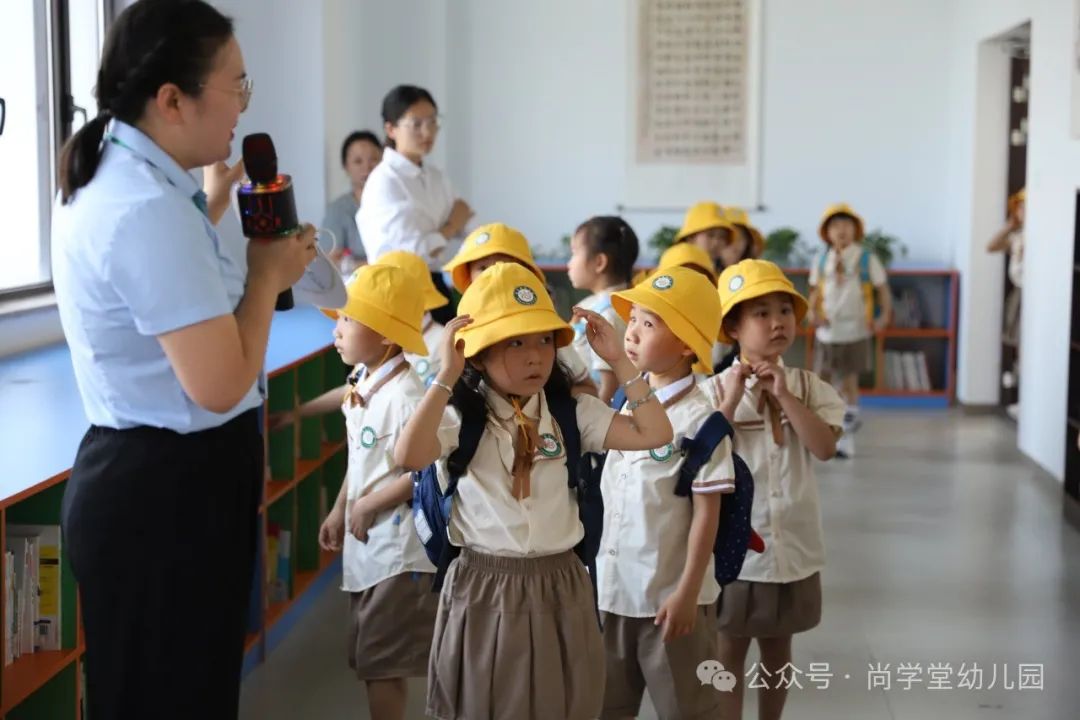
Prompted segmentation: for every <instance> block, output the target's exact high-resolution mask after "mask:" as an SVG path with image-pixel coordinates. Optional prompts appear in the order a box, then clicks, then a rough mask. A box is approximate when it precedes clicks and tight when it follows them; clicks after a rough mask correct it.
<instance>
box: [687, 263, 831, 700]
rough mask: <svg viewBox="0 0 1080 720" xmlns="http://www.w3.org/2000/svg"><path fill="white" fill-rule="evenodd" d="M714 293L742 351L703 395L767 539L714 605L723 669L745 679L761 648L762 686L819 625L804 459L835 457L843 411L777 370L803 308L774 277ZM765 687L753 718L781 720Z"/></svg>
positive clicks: (771, 688) (729, 281)
mask: <svg viewBox="0 0 1080 720" xmlns="http://www.w3.org/2000/svg"><path fill="white" fill-rule="evenodd" d="M719 286H720V288H719V289H720V304H721V317H722V325H721V334H722V335H724V336H726V337H727V338H729V339H730V340H733V341H738V343H739V347H740V357H739V358H738V359H737V360H736V361H735V364H734V365H732V366H731V367H730V368H729V369H727V370H725V371H724V372H723V373H721V374H719V375H716V376H714V377H712V378H710V379H709V380H708V381H706V382H705V383H704V384H703V385H702V389H703V390H704V391H705V392H706V393H707V394H709V395H710V396H711V398H712V400H713V404H714V406H715V407H717V408H718V409H719V410H720V411H721V412H723V413H724V415H725V416H726V417H727V418H728V420H729V421H730V422H731V424H732V426H733V427H734V428H735V443H734V451H735V452H736V453H738V454H739V455H740V456H741V457H742V458H743V460H745V461H746V464H747V466H748V467H749V469H750V472H751V473H752V474H753V476H754V504H753V510H752V511H751V524H752V526H753V527H754V529H755V530H757V532H758V533H759V534H760V535H761V536H762V538H763V539H764V541H765V552H764V553H761V554H756V553H751V554H748V555H747V556H746V561H745V562H744V564H743V568H742V573H741V574H740V575H739V579H738V580H737V581H735V582H734V583H731V584H730V585H727V586H725V587H724V592H723V593H722V594H721V595H720V603H719V611H718V624H719V628H720V637H719V639H720V662H721V663H723V665H724V667H725V668H726V669H727V670H728V671H730V672H732V673H734V674H735V676H736V677H737V678H743V677H745V664H746V654H747V652H748V650H749V648H750V642H751V641H752V640H754V639H757V643H758V647H759V648H760V650H761V665H762V667H763V672H762V677H773V678H775V677H776V676H777V674H778V673H779V672H780V670H781V669H782V668H784V667H785V666H786V665H787V664H788V663H790V662H791V642H792V636H793V635H794V634H796V633H800V632H806V631H807V630H810V629H812V628H814V627H816V626H817V625H818V623H819V622H820V620H821V576H820V572H821V570H822V568H823V567H824V566H825V546H824V538H823V536H822V532H821V508H820V502H819V500H818V489H817V481H816V479H815V477H814V469H813V461H812V460H811V456H813V457H816V458H818V459H819V460H828V459H830V458H831V457H833V455H834V454H835V452H836V439H837V437H838V436H839V435H840V434H841V432H842V430H841V424H842V423H843V417H844V402H843V400H841V398H840V396H839V395H838V394H837V392H836V390H835V389H834V388H833V387H832V386H831V385H829V384H828V383H826V382H824V381H823V380H822V379H821V378H819V377H817V376H816V375H814V374H813V373H812V372H810V371H808V370H803V369H796V368H788V367H785V366H784V364H783V360H782V355H783V354H784V352H786V351H787V349H788V348H790V347H791V344H792V343H793V342H794V340H795V337H796V335H795V333H796V329H797V328H798V326H799V323H800V322H801V321H802V319H803V317H804V316H805V315H806V313H807V302H806V300H805V299H803V297H802V296H801V295H800V294H799V293H798V292H797V291H796V290H795V286H794V285H792V283H791V281H790V280H788V278H787V277H786V276H785V275H784V273H783V272H782V271H781V270H780V268H778V267H777V266H776V265H774V264H773V263H770V262H766V261H763V260H744V261H742V262H741V263H738V264H736V265H733V266H731V267H729V268H728V269H726V270H725V271H724V272H723V273H722V274H721V276H720V283H719ZM766 684H767V685H768V687H765V688H763V689H762V690H761V691H760V692H759V694H758V700H759V708H760V710H759V717H760V718H762V720H778V719H779V718H780V716H781V713H782V712H783V708H784V703H785V701H786V699H787V690H786V689H785V688H784V687H782V686H781V685H780V684H779V683H776V682H772V683H766ZM721 701H722V704H723V708H724V712H723V713H722V714H721V717H724V718H740V717H742V703H743V687H742V685H741V684H739V685H737V686H736V689H735V692H733V693H722V694H721Z"/></svg>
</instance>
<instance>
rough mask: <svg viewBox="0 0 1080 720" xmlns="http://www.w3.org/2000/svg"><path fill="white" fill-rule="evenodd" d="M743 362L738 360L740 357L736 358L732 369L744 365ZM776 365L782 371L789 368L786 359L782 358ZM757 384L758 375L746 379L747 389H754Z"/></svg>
mask: <svg viewBox="0 0 1080 720" xmlns="http://www.w3.org/2000/svg"><path fill="white" fill-rule="evenodd" d="M741 360H742V359H741V358H738V357H737V358H735V362H733V363H731V367H735V366H736V365H742V362H741ZM776 364H777V365H778V366H779V367H780V369H781V370H786V369H787V366H786V365H784V358H782V357H781V358H780V359H779V360H777V361H776ZM757 382H758V378H757V375H751V376H750V377H748V378H747V379H746V387H747V389H752V388H753V387H754V386H755V385H757Z"/></svg>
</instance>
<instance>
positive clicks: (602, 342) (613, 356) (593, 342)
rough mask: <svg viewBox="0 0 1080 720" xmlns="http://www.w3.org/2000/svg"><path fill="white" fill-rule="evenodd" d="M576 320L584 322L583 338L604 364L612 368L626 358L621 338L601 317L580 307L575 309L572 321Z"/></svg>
mask: <svg viewBox="0 0 1080 720" xmlns="http://www.w3.org/2000/svg"><path fill="white" fill-rule="evenodd" d="M578 318H580V319H582V320H584V321H585V337H586V338H588V340H589V345H590V346H592V349H593V351H594V352H595V353H596V354H597V355H599V356H600V358H601V359H602V360H603V361H604V362H606V363H607V364H608V365H612V366H614V365H615V362H616V361H618V360H620V359H623V358H625V357H626V354H625V353H624V351H623V344H622V338H620V337H619V333H618V332H616V331H615V328H614V327H612V325H611V323H609V322H608V321H607V319H606V318H605V317H604V316H603V315H601V314H599V313H595V312H593V311H592V310H586V309H585V308H582V307H575V308H574V316H573V319H574V320H577V319H578Z"/></svg>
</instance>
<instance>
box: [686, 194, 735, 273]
mask: <svg viewBox="0 0 1080 720" xmlns="http://www.w3.org/2000/svg"><path fill="white" fill-rule="evenodd" d="M734 238H735V226H734V225H732V224H731V222H730V221H729V220H728V219H727V216H726V215H725V214H724V208H722V207H720V205H718V204H717V203H714V202H699V203H697V204H696V205H692V206H691V207H690V209H689V210H687V211H686V218H685V219H684V220H683V224H682V228H680V229H679V232H678V233H677V234H676V235H675V242H676V243H681V242H688V243H690V244H692V245H697V246H698V247H699V248H701V249H702V250H704V251H705V252H706V253H708V254H709V257H710V258H712V262H713V267H715V268H716V270H717V272H719V271H720V270H722V269H723V252H722V251H723V250H724V248H726V247H727V246H728V245H730V244H731V241H732V240H733V239H734Z"/></svg>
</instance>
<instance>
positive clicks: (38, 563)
mask: <svg viewBox="0 0 1080 720" xmlns="http://www.w3.org/2000/svg"><path fill="white" fill-rule="evenodd" d="M6 530H7V537H6V538H5V542H6V546H7V548H6V549H7V557H8V558H9V564H8V572H7V573H6V575H5V584H6V585H7V584H10V587H6V588H5V590H6V593H5V606H6V607H7V608H9V612H10V613H11V614H10V615H9V616H8V618H9V623H8V628H7V630H8V637H7V639H8V650H9V652H10V655H11V657H10V659H11V660H12V661H13V660H15V659H17V658H19V657H20V656H22V655H28V654H30V653H34V652H41V651H46V650H60V623H61V621H62V617H61V611H60V581H61V576H60V573H61V566H60V526H59V525H18V524H13V525H8V526H7V528H6ZM4 659H5V661H8V659H9V658H8V657H5V658H4Z"/></svg>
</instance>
